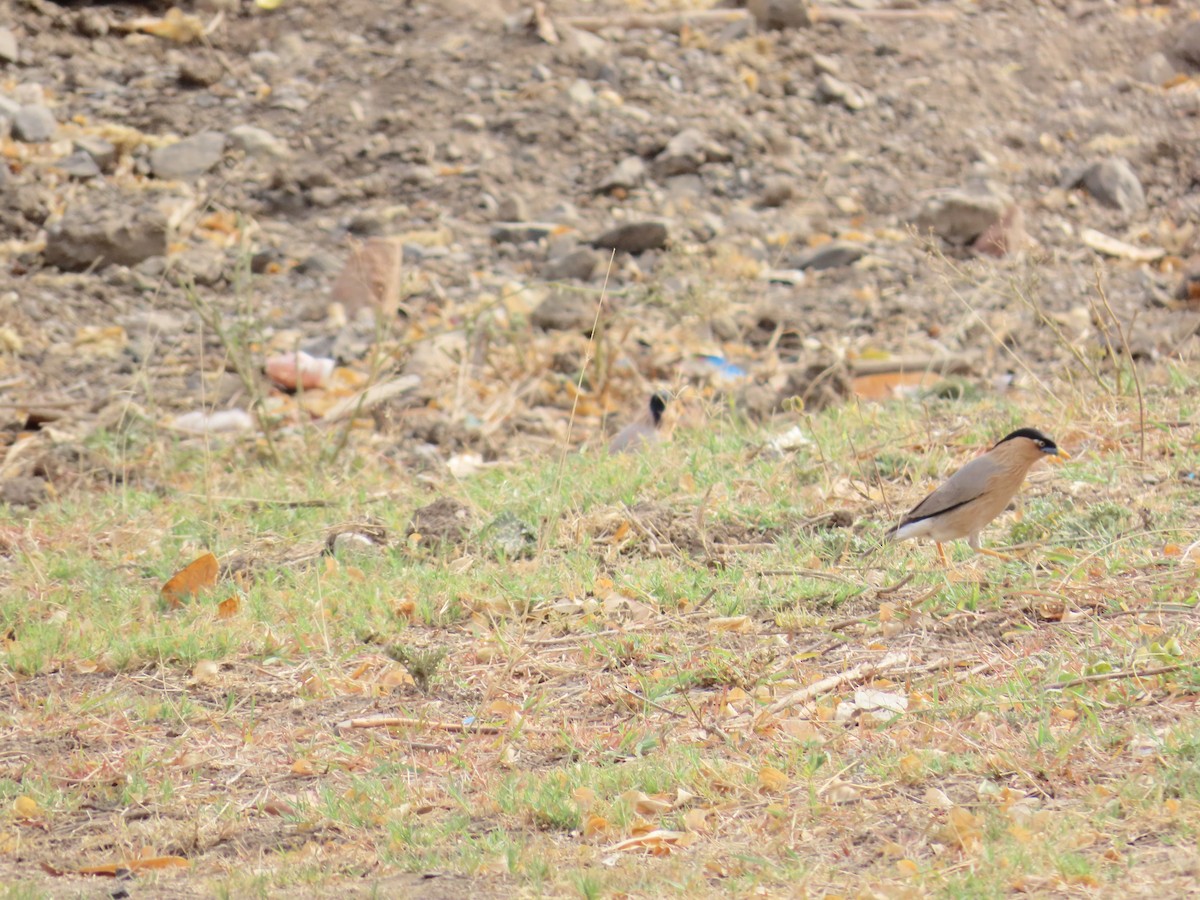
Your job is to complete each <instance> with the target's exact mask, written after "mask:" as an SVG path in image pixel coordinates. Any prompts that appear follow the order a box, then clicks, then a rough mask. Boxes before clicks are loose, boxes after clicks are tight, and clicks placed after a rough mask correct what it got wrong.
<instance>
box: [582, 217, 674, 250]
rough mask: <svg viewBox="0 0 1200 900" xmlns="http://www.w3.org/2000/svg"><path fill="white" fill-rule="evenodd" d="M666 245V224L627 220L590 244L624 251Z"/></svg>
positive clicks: (653, 248)
mask: <svg viewBox="0 0 1200 900" xmlns="http://www.w3.org/2000/svg"><path fill="white" fill-rule="evenodd" d="M666 245H667V226H666V225H665V224H663V223H662V222H629V223H628V224H625V225H618V226H617V227H616V228H610V229H609V230H608V231H606V232H604V234H602V235H600V237H598V238H596V239H595V240H594V241H592V246H593V247H597V248H599V249H601V250H621V251H623V252H625V253H643V252H645V251H646V250H658V249H660V248H662V247H665V246H666Z"/></svg>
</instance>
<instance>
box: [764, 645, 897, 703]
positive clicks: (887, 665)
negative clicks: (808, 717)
mask: <svg viewBox="0 0 1200 900" xmlns="http://www.w3.org/2000/svg"><path fill="white" fill-rule="evenodd" d="M909 659H910V657H909V655H908V654H907V653H888V654H887V655H885V656H884V657H883V658H882V659H879V660H877V661H875V662H865V663H862V664H860V665H857V666H855V667H854V668H853V669H847V670H846V671H845V672H842V673H841V674H840V675H830V676H829V677H828V678H822V679H821V680H820V681H818V682H816V683H815V684H810V685H809V686H808V687H806V688H801V689H800V690H798V691H792V692H791V693H790V694H786V695H784V696H783V697H780V698H779V699H778V700H776V701H775V702H774V703H772V704H771V705H770V706H768V707H767V708H766V709H765V710H763V713H762V715H767V716H773V715H775V714H777V713H780V712H783V711H784V710H785V709H790V708H791V707H793V706H799V705H800V704H801V703H807V702H808V701H810V700H814V699H816V698H817V697H820V696H821V695H822V694H828V693H830V692H831V691H835V690H837V689H838V688H839V687H841V686H842V685H844V684H849V683H850V682H853V681H862V680H863V679H866V678H872V677H874V676H875V675H878V674H880V673H881V672H885V671H887V670H888V669H891V668H895V667H896V666H898V665H901V664H902V663H906V662H908V661H909Z"/></svg>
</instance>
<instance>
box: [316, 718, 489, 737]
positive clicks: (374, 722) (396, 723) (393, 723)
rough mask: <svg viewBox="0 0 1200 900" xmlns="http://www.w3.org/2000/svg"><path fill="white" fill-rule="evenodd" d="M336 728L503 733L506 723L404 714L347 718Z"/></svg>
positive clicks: (451, 732)
mask: <svg viewBox="0 0 1200 900" xmlns="http://www.w3.org/2000/svg"><path fill="white" fill-rule="evenodd" d="M336 728H337V730H339V731H341V730H342V729H344V728H432V729H433V730H435V731H446V732H449V733H450V734H504V732H506V731H508V730H509V726H507V725H469V724H466V723H464V722H438V721H436V720H433V719H411V718H408V717H406V716H370V717H368V718H364V719H347V720H346V721H344V722H338V724H337V726H336Z"/></svg>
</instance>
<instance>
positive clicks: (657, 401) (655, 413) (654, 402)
mask: <svg viewBox="0 0 1200 900" xmlns="http://www.w3.org/2000/svg"><path fill="white" fill-rule="evenodd" d="M666 411H667V395H666V393H665V392H663V391H656V392H655V393H654V394H652V395H651V396H650V418H651V419H652V420H653V421H654V425H655V427H658V424H659V423H660V422H661V421H662V417H663V413H664V412H666Z"/></svg>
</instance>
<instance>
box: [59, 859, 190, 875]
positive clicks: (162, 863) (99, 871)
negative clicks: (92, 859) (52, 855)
mask: <svg viewBox="0 0 1200 900" xmlns="http://www.w3.org/2000/svg"><path fill="white" fill-rule="evenodd" d="M190 865H191V862H189V861H188V860H186V859H184V858H183V857H182V856H148V855H143V856H138V857H135V858H133V859H127V860H124V861H123V862H114V863H105V864H104V865H101V866H84V867H83V868H81V869H79V870H78V872H79V874H80V875H110V876H113V877H116V874H117V873H118V872H119V871H121V870H122V869H125V870H128V871H130V872H148V871H150V870H152V869H186V868H187V867H188V866H190Z"/></svg>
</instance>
